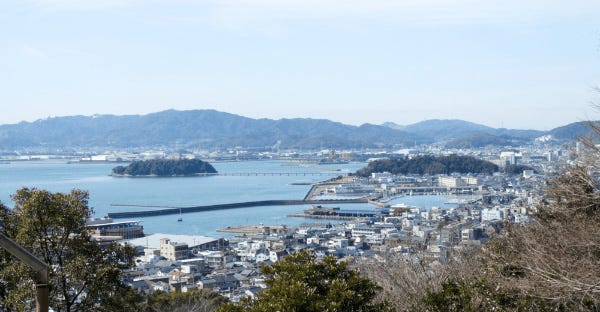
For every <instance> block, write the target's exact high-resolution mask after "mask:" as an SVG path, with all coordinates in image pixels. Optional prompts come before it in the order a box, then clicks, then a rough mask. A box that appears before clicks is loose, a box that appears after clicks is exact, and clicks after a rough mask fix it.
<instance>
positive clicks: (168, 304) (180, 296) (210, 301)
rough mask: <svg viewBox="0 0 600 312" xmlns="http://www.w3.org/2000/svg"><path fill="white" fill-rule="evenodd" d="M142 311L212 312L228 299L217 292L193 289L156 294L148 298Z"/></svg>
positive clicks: (158, 292)
mask: <svg viewBox="0 0 600 312" xmlns="http://www.w3.org/2000/svg"><path fill="white" fill-rule="evenodd" d="M146 299H147V300H146V301H147V302H146V304H145V305H144V308H143V309H140V310H141V311H146V312H211V311H215V310H216V309H217V307H219V306H220V305H221V304H223V303H225V302H226V301H227V299H226V298H225V297H223V296H221V295H219V293H217V292H213V291H206V290H202V289H193V290H189V291H187V292H173V293H165V292H162V291H157V292H154V293H153V294H152V295H149V296H147V298H146Z"/></svg>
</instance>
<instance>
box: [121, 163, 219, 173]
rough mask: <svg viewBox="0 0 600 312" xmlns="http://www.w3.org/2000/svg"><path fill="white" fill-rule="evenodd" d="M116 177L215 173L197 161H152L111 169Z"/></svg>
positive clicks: (209, 166)
mask: <svg viewBox="0 0 600 312" xmlns="http://www.w3.org/2000/svg"><path fill="white" fill-rule="evenodd" d="M112 171H113V175H116V176H159V177H167V176H194V175H198V174H203V173H216V172H217V170H216V169H215V168H214V167H213V166H212V165H211V164H209V163H207V162H205V161H202V160H199V159H180V160H169V159H153V160H143V161H134V162H132V163H130V164H129V165H128V166H126V167H124V166H118V167H115V168H113V170H112Z"/></svg>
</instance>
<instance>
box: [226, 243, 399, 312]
mask: <svg viewBox="0 0 600 312" xmlns="http://www.w3.org/2000/svg"><path fill="white" fill-rule="evenodd" d="M262 272H263V273H264V274H265V275H266V276H267V280H266V283H267V286H268V287H267V289H265V290H263V291H261V292H260V293H259V294H258V296H257V298H256V299H255V300H251V299H246V300H242V302H241V303H240V304H237V305H236V304H226V305H224V306H222V307H221V308H220V310H219V311H223V312H224V311H250V312H267V311H289V312H300V311H306V312H312V311H314V312H352V311H365V312H366V311H391V309H390V308H389V307H388V306H387V305H386V304H383V303H374V302H373V299H374V298H375V296H376V295H377V294H378V292H379V291H380V287H379V286H377V284H375V283H373V282H372V281H370V280H369V279H368V278H366V277H363V276H361V275H360V273H359V272H358V271H356V270H351V269H349V268H348V265H347V263H346V262H337V261H336V259H335V258H334V257H332V256H327V257H325V258H324V259H323V260H322V261H317V260H316V259H315V257H314V256H313V255H311V254H309V253H308V252H299V253H295V254H292V255H290V256H288V257H287V258H285V259H283V260H281V261H279V262H276V263H275V264H273V265H271V266H265V267H263V269H262Z"/></svg>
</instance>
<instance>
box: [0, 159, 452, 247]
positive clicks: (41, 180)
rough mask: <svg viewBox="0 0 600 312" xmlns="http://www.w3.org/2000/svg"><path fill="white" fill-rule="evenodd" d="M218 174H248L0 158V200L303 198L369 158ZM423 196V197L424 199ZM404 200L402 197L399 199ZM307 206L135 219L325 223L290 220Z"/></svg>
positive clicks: (248, 164) (212, 231)
mask: <svg viewBox="0 0 600 312" xmlns="http://www.w3.org/2000/svg"><path fill="white" fill-rule="evenodd" d="M212 164H213V166H214V167H215V169H217V171H219V172H221V173H249V174H250V175H247V176H246V175H244V176H227V175H223V176H209V177H172V178H122V177H112V176H110V173H111V171H112V168H113V167H115V166H116V164H111V163H75V164H69V163H66V162H63V161H39V162H29V161H27V162H11V163H9V164H0V200H1V201H2V202H3V203H4V204H5V205H7V206H9V207H12V206H13V202H12V200H11V198H10V196H11V194H14V193H15V191H16V190H17V189H19V188H21V187H29V188H38V189H45V190H48V191H51V192H69V191H70V190H72V189H75V188H76V189H82V190H86V191H89V206H90V207H91V208H92V209H93V210H94V216H95V217H102V216H105V215H106V214H107V213H109V212H120V211H134V210H148V209H152V208H147V207H131V206H121V205H140V206H170V207H189V206H202V205H213V204H226V203H237V202H245V201H260V200H273V199H302V198H304V196H305V195H306V193H307V192H308V191H309V189H310V185H297V184H298V183H310V182H318V181H322V180H326V179H329V178H331V177H334V176H336V175H337V174H344V173H349V172H355V171H356V170H358V169H360V168H362V167H364V166H365V165H366V164H364V163H350V164H335V165H331V164H328V165H322V166H319V165H298V164H294V163H290V162H285V161H245V162H219V163H212ZM252 173H281V174H282V175H252ZM286 173H325V174H332V175H318V176H313V175H310V174H307V175H306V176H305V175H292V174H290V175H287V174H286ZM419 198H420V199H421V201H419ZM405 201H408V202H406V204H407V205H417V206H423V205H425V206H429V205H430V204H431V203H433V204H431V205H433V206H445V204H444V202H445V199H444V197H441V196H437V197H436V196H433V197H431V196H423V197H421V196H413V197H410V198H406V200H405ZM397 202H403V200H402V198H401V199H397V200H395V201H394V203H397ZM340 207H341V209H374V208H373V207H372V206H370V205H368V204H347V205H341V206H340ZM307 208H310V205H298V206H268V207H248V208H238V209H227V210H216V211H206V212H196V213H185V214H183V215H182V216H181V217H182V219H183V221H182V222H178V221H177V219H178V218H179V217H180V216H179V215H166V216H156V217H144V218H136V219H135V220H139V221H141V222H142V225H143V226H144V231H145V232H146V233H159V232H160V233H172V234H188V235H205V236H224V235H223V233H218V232H216V230H217V229H220V228H226V227H228V226H237V225H252V224H259V223H262V224H265V225H280V224H286V225H290V226H293V225H298V224H300V223H303V222H322V221H325V220H314V219H305V218H290V217H287V215H288V214H292V213H300V212H302V211H303V210H304V209H307Z"/></svg>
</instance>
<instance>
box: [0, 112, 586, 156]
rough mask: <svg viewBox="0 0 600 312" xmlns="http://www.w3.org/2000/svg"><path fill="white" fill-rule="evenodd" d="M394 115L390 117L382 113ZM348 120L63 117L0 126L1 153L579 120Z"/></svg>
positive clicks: (486, 132)
mask: <svg viewBox="0 0 600 312" xmlns="http://www.w3.org/2000/svg"><path fill="white" fill-rule="evenodd" d="M387 117H389V118H394V117H395V116H387ZM385 125H386V126H383V125H373V124H363V125H361V126H354V125H347V124H342V123H339V122H334V121H331V120H327V119H312V118H293V119H285V118H284V119H279V120H272V119H266V118H261V119H253V118H248V117H243V116H238V115H234V114H229V113H224V112H219V111H215V110H189V111H176V110H167V111H162V112H158V113H152V114H147V115H124V116H114V115H94V116H68V117H54V118H46V119H40V120H37V121H34V122H21V123H18V124H11V125H0V152H2V151H4V152H7V151H15V150H29V149H32V150H36V151H46V152H47V153H50V152H51V151H52V152H56V151H57V150H63V151H65V150H66V151H69V150H79V149H89V148H98V149H106V148H110V149H122V148H155V147H159V148H178V149H212V148H230V147H236V146H241V147H243V148H249V149H259V150H270V149H273V148H274V147H276V148H282V149H326V148H335V149H351V148H397V147H412V146H415V145H418V144H432V143H440V144H446V143H447V144H448V146H447V147H449V148H466V147H483V146H487V145H494V146H521V145H524V144H529V143H533V142H534V140H535V139H536V138H539V137H541V136H547V137H548V138H549V139H550V140H552V141H556V142H564V141H569V140H572V139H573V137H574V136H575V135H577V136H578V135H580V134H581V133H585V130H586V129H587V128H586V127H583V124H574V125H569V126H566V127H562V128H558V129H556V130H552V131H537V130H511V129H495V128H491V127H487V126H484V125H479V124H475V123H471V122H466V121H461V120H426V121H422V122H419V123H416V124H412V125H407V126H400V125H396V124H393V123H385Z"/></svg>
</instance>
